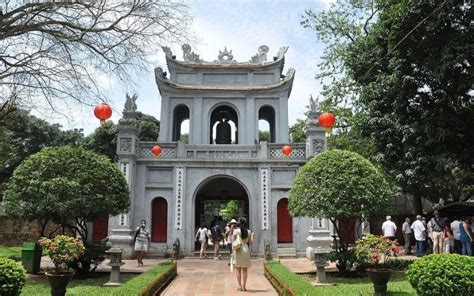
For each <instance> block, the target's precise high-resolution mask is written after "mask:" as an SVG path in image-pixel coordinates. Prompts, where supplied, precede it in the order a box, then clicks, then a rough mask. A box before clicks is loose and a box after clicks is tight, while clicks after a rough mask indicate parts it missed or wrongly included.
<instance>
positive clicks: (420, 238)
mask: <svg viewBox="0 0 474 296" xmlns="http://www.w3.org/2000/svg"><path fill="white" fill-rule="evenodd" d="M421 221H422V218H421V216H420V215H418V216H416V221H414V222H413V223H412V224H411V229H413V233H414V234H415V241H416V257H422V256H424V255H425V240H426V228H425V226H424V225H423V222H421Z"/></svg>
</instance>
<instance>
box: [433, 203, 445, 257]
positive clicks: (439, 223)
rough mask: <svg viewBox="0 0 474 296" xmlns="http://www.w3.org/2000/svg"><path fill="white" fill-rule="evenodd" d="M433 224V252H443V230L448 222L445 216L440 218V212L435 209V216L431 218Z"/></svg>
mask: <svg viewBox="0 0 474 296" xmlns="http://www.w3.org/2000/svg"><path fill="white" fill-rule="evenodd" d="M430 224H431V230H432V232H431V239H432V240H433V254H440V253H443V241H444V237H443V232H444V226H445V225H446V222H445V220H444V218H440V216H439V212H438V211H434V217H433V218H431V220H430Z"/></svg>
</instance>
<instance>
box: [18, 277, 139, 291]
mask: <svg viewBox="0 0 474 296" xmlns="http://www.w3.org/2000/svg"><path fill="white" fill-rule="evenodd" d="M95 275H96V276H97V277H96V278H90V279H76V278H74V279H73V280H72V281H71V282H70V283H69V285H67V293H66V295H67V296H69V295H113V292H114V289H117V288H116V287H103V286H102V285H103V284H105V283H106V282H107V281H108V280H109V278H110V275H109V273H96V274H95ZM134 276H137V274H121V278H120V279H121V281H122V284H123V283H125V282H126V281H128V280H130V279H131V278H133V277H134ZM50 289H51V288H50V286H49V283H48V279H47V278H46V276H34V277H30V278H29V279H28V280H27V282H26V285H25V287H23V290H22V291H21V295H25V296H26V295H35V296H36V295H38V296H43V295H44V296H50V295H51V290H50Z"/></svg>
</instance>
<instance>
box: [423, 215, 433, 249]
mask: <svg viewBox="0 0 474 296" xmlns="http://www.w3.org/2000/svg"><path fill="white" fill-rule="evenodd" d="M423 225H425V228H426V243H425V252H426V253H427V254H432V253H433V228H432V227H431V220H430V221H428V223H426V219H425V217H423Z"/></svg>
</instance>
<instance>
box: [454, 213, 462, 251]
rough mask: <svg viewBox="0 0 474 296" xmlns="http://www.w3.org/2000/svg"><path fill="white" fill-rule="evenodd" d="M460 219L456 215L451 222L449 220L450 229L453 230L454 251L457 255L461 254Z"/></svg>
mask: <svg viewBox="0 0 474 296" xmlns="http://www.w3.org/2000/svg"><path fill="white" fill-rule="evenodd" d="M461 224H462V221H461V219H460V218H459V217H456V218H455V219H454V221H453V222H451V230H452V231H453V237H454V251H455V252H456V253H458V254H459V255H461V254H462V244H461V238H460V237H461V228H460V225H461Z"/></svg>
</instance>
